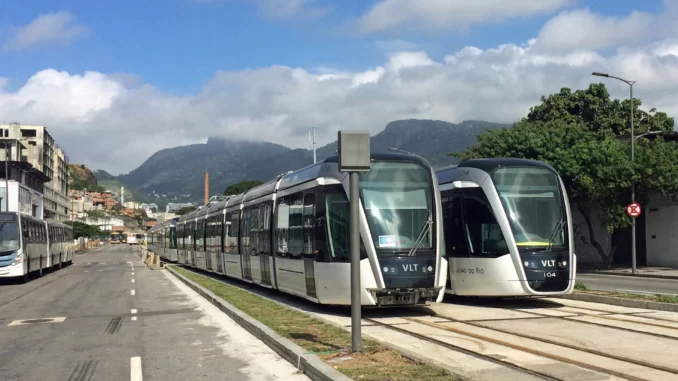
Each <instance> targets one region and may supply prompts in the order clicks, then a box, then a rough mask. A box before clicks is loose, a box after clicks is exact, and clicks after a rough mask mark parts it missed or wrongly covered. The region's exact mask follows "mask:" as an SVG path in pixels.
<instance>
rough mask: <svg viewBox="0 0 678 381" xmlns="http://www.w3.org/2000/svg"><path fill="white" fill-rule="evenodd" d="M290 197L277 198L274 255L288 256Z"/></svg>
mask: <svg viewBox="0 0 678 381" xmlns="http://www.w3.org/2000/svg"><path fill="white" fill-rule="evenodd" d="M289 201H290V198H289V197H282V198H280V199H278V205H277V208H278V213H276V216H277V218H278V221H277V222H278V223H277V225H276V229H275V237H276V238H275V239H276V247H277V249H276V255H277V256H279V257H288V256H289V252H290V251H289V232H290V229H289V226H290V225H289V223H290V204H289Z"/></svg>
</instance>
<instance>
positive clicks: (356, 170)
mask: <svg viewBox="0 0 678 381" xmlns="http://www.w3.org/2000/svg"><path fill="white" fill-rule="evenodd" d="M338 142H339V149H338V150H337V155H338V159H339V170H340V171H341V172H348V173H349V189H348V190H349V202H350V207H349V208H350V219H349V225H350V226H349V241H350V242H349V248H350V259H351V349H352V350H353V352H360V351H361V347H362V337H361V329H362V327H361V326H362V323H361V316H360V315H361V305H362V297H361V295H362V293H361V291H362V289H361V287H360V183H359V175H360V172H368V171H369V170H370V164H371V157H370V134H369V132H360V131H339V139H338Z"/></svg>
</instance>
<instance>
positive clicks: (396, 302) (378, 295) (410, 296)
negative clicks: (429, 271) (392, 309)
mask: <svg viewBox="0 0 678 381" xmlns="http://www.w3.org/2000/svg"><path fill="white" fill-rule="evenodd" d="M441 289H442V287H436V288H420V289H368V291H369V292H370V293H372V296H373V297H374V299H375V300H376V301H377V305H378V306H408V305H423V304H426V303H427V302H430V301H435V300H436V299H437V298H438V296H439V295H440V290H441Z"/></svg>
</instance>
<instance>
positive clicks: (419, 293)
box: [148, 153, 576, 306]
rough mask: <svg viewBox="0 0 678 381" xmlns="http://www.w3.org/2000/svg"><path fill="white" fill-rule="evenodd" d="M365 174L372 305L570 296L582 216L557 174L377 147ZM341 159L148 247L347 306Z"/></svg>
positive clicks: (364, 282) (251, 194) (288, 178)
mask: <svg viewBox="0 0 678 381" xmlns="http://www.w3.org/2000/svg"><path fill="white" fill-rule="evenodd" d="M371 160H372V162H371V169H370V171H369V172H365V173H361V174H360V194H359V199H360V219H359V223H360V239H361V242H360V258H361V260H360V269H361V271H360V273H361V296H362V304H363V305H369V306H388V305H416V304H422V303H426V302H428V301H434V302H440V301H442V298H443V295H444V294H445V293H450V294H457V295H464V296H534V295H557V294H566V293H570V292H572V289H573V285H574V281H575V272H576V256H575V254H574V252H573V248H574V244H573V238H572V217H571V212H570V206H569V202H568V198H567V194H566V191H565V188H564V186H563V183H562V181H561V179H560V176H559V175H558V173H556V171H555V170H554V169H553V168H552V167H551V166H549V165H547V164H545V163H543V162H539V161H533V160H523V159H478V160H468V161H464V162H461V163H460V164H458V165H454V166H451V167H447V168H443V169H440V170H438V171H434V169H433V168H432V167H431V166H430V165H429V164H428V163H427V162H426V161H425V160H424V159H422V158H421V157H419V156H416V155H411V154H399V153H398V154H396V153H384V154H377V153H374V154H372V158H371ZM348 177H349V176H348V175H347V174H346V173H343V172H340V171H339V167H338V160H337V158H336V157H330V158H327V159H325V160H323V161H322V162H319V163H317V164H313V165H310V166H308V167H306V168H302V169H300V170H298V171H294V172H289V173H287V174H284V175H280V176H278V177H277V178H275V179H272V180H271V181H269V182H267V183H265V184H263V185H260V186H258V187H256V188H253V189H251V190H249V191H247V192H245V193H242V194H238V195H234V196H230V197H229V198H228V199H227V200H225V201H221V202H218V203H214V204H211V205H207V206H205V207H203V208H201V209H199V210H197V211H194V212H192V213H189V214H187V215H183V216H181V217H179V218H175V219H173V220H171V221H166V222H164V223H161V224H159V225H157V226H156V227H154V228H153V229H151V231H150V232H149V243H148V245H149V249H150V250H152V251H154V252H156V253H159V254H160V255H161V257H163V258H164V259H165V260H167V261H172V262H178V263H180V264H183V265H186V266H189V267H193V268H196V269H201V270H205V271H210V272H214V273H217V274H223V275H225V276H228V277H232V278H237V279H241V280H244V281H246V282H251V283H255V284H258V285H261V286H262V287H267V288H272V289H277V290H280V291H282V292H286V293H289V294H293V295H297V296H300V297H302V298H306V299H308V300H311V301H313V302H316V303H321V304H335V305H349V304H350V301H351V297H350V295H351V294H350V263H349V244H350V242H349V201H348V200H349V182H348V181H349V180H348Z"/></svg>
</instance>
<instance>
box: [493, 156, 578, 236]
mask: <svg viewBox="0 0 678 381" xmlns="http://www.w3.org/2000/svg"><path fill="white" fill-rule="evenodd" d="M491 176H492V180H493V181H494V185H495V187H496V188H497V192H498V193H499V197H500V198H501V203H502V206H503V207H504V210H505V212H506V215H507V216H508V220H509V223H510V224H511V230H512V231H513V238H514V239H515V241H516V244H517V245H518V247H519V248H527V247H532V248H535V247H536V248H543V249H545V248H546V247H548V246H551V247H552V248H559V249H562V248H566V247H567V242H566V239H565V230H566V226H567V224H566V222H567V221H566V220H565V218H566V216H565V208H564V206H563V195H562V192H561V191H560V182H559V181H558V175H557V174H556V173H554V172H553V171H551V170H549V169H546V168H529V167H523V168H501V169H498V170H496V171H494V172H493V173H492V175H491Z"/></svg>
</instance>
